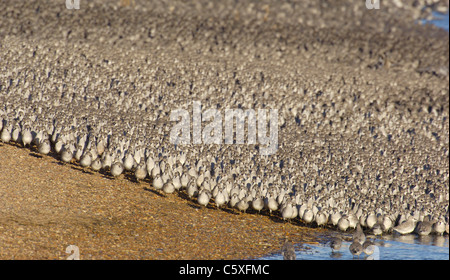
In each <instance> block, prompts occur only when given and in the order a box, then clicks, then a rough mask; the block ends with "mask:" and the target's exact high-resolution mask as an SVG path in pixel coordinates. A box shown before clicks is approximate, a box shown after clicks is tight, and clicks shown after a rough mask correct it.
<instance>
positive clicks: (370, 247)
mask: <svg viewBox="0 0 450 280" xmlns="http://www.w3.org/2000/svg"><path fill="white" fill-rule="evenodd" d="M362 247H363V252H364V254H366V255H368V256H370V255H372V254H373V252H374V251H375V244H374V243H373V242H372V241H370V240H367V241H366V242H364V244H363V245H362Z"/></svg>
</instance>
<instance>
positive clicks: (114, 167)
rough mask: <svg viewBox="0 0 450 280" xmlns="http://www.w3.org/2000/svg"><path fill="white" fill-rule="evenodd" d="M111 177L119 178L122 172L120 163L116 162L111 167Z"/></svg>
mask: <svg viewBox="0 0 450 280" xmlns="http://www.w3.org/2000/svg"><path fill="white" fill-rule="evenodd" d="M110 172H111V175H113V176H114V177H117V176H119V175H120V174H122V172H123V165H122V163H121V162H119V161H116V162H114V163H113V164H112V165H111V170H110Z"/></svg>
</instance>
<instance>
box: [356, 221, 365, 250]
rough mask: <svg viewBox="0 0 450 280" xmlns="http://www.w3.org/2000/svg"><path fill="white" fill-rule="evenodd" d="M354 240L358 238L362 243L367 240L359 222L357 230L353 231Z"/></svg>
mask: <svg viewBox="0 0 450 280" xmlns="http://www.w3.org/2000/svg"><path fill="white" fill-rule="evenodd" d="M353 240H358V241H359V243H361V245H362V244H363V243H364V241H366V235H365V234H364V232H363V230H362V228H361V225H360V224H359V223H358V224H357V226H356V231H355V232H354V233H353Z"/></svg>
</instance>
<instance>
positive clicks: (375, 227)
mask: <svg viewBox="0 0 450 280" xmlns="http://www.w3.org/2000/svg"><path fill="white" fill-rule="evenodd" d="M372 232H373V234H374V235H382V234H383V228H382V226H381V225H380V224H379V223H376V224H374V225H373V227H372Z"/></svg>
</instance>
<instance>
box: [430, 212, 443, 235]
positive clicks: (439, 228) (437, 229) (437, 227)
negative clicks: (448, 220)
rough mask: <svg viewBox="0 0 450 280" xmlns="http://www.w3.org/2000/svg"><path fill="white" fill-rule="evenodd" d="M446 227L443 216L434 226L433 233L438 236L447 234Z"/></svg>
mask: <svg viewBox="0 0 450 280" xmlns="http://www.w3.org/2000/svg"><path fill="white" fill-rule="evenodd" d="M445 227H446V226H445V219H444V217H443V216H440V217H439V219H438V220H437V222H436V223H434V225H433V231H434V232H435V233H436V234H438V235H442V234H444V232H445Z"/></svg>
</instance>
